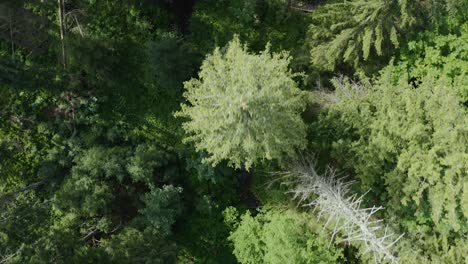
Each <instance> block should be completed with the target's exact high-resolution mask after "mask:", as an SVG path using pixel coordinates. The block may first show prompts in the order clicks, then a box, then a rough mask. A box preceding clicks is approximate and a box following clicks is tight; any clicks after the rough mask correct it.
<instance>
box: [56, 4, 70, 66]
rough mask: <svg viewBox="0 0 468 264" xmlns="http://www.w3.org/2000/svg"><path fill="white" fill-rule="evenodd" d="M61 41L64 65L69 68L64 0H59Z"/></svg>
mask: <svg viewBox="0 0 468 264" xmlns="http://www.w3.org/2000/svg"><path fill="white" fill-rule="evenodd" d="M58 11H59V24H60V25H59V26H60V41H61V42H62V65H63V68H67V64H68V62H67V49H66V47H65V15H64V14H65V4H64V2H63V0H58Z"/></svg>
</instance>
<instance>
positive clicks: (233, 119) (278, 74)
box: [178, 38, 305, 169]
mask: <svg viewBox="0 0 468 264" xmlns="http://www.w3.org/2000/svg"><path fill="white" fill-rule="evenodd" d="M289 61H290V60H289V58H288V56H287V55H286V54H285V53H276V54H270V51H269V49H268V48H267V49H266V50H265V51H263V52H262V53H261V54H259V55H254V54H250V53H248V51H247V48H246V47H245V46H243V45H242V44H241V43H240V41H239V39H238V38H235V39H234V40H233V41H231V42H230V43H229V45H228V46H227V48H226V51H225V52H222V51H220V50H219V49H216V50H215V51H214V53H213V54H212V55H210V56H208V57H207V58H206V60H205V61H204V63H203V65H202V67H201V71H200V73H199V79H192V80H190V81H189V82H186V83H185V88H186V89H187V91H186V93H185V97H186V98H187V100H188V102H189V103H190V104H189V105H182V111H181V112H179V114H178V115H179V116H183V117H187V118H189V121H188V122H186V123H185V124H184V129H185V130H186V132H187V133H188V134H189V135H190V137H188V140H189V141H193V142H194V143H195V146H196V148H197V150H199V151H201V150H205V151H207V152H208V153H209V154H210V157H208V158H207V160H208V161H209V162H210V163H212V164H213V165H216V164H218V163H219V162H220V161H222V160H228V161H229V163H230V164H231V165H232V166H234V167H237V168H240V167H243V166H245V167H246V168H247V169H248V168H250V167H251V166H252V165H253V164H254V163H256V162H258V161H263V160H272V159H278V160H282V159H284V158H286V157H288V156H294V152H295V150H296V148H301V147H302V145H303V143H304V140H305V126H304V123H303V122H302V120H301V118H300V113H301V112H302V111H303V110H304V107H305V100H304V98H303V96H302V95H301V91H300V90H299V89H298V88H297V85H296V83H295V81H294V79H293V78H294V77H295V76H296V75H294V74H293V73H291V71H290V70H289V69H288V64H289Z"/></svg>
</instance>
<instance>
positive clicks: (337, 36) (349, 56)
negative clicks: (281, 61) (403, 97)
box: [308, 0, 466, 73]
mask: <svg viewBox="0 0 468 264" xmlns="http://www.w3.org/2000/svg"><path fill="white" fill-rule="evenodd" d="M454 6H464V7H465V8H466V3H465V4H464V3H463V1H445V0H441V1H397V0H389V1H379V0H373V1H364V0H353V1H332V2H331V3H328V4H325V5H323V6H321V7H319V8H318V10H316V11H314V15H313V20H314V21H313V22H312V24H311V26H310V28H309V33H308V36H309V41H308V45H309V47H310V51H311V62H312V65H313V66H314V67H316V68H318V69H320V70H334V69H336V68H337V67H338V66H340V65H342V64H347V65H351V66H352V67H354V69H362V70H364V71H365V72H366V73H369V72H370V73H375V72H376V69H377V70H378V69H379V68H381V67H382V66H383V65H384V64H382V63H381V62H384V63H386V62H388V59H389V57H390V56H391V55H393V54H397V51H396V49H397V48H399V47H400V43H402V42H403V43H404V42H405V41H406V40H407V39H408V38H410V37H411V36H412V35H413V33H414V32H418V31H419V30H420V29H421V28H426V29H427V28H431V27H436V26H438V25H441V24H443V23H444V21H443V19H444V17H443V16H444V15H445V16H448V15H447V12H449V14H450V16H454V17H459V16H458V14H460V12H459V10H456V9H454V8H453V7H454ZM462 9H463V8H462ZM462 16H463V15H462ZM461 20H462V18H461ZM416 29H417V30H416ZM378 57H383V61H382V59H378ZM371 59H372V61H371V63H369V62H366V63H363V62H365V61H370V60H371ZM379 60H380V61H379ZM341 68H342V67H341Z"/></svg>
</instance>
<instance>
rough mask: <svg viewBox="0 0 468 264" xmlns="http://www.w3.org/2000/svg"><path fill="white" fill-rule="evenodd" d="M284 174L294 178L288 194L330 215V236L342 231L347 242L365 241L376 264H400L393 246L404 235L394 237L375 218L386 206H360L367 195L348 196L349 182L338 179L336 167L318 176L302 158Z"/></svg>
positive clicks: (312, 167)
mask: <svg viewBox="0 0 468 264" xmlns="http://www.w3.org/2000/svg"><path fill="white" fill-rule="evenodd" d="M284 176H285V177H289V178H291V179H292V180H293V181H295V184H294V187H293V189H292V190H291V191H289V193H292V194H293V199H295V200H298V201H299V205H302V206H305V207H312V208H313V209H314V210H318V215H319V216H322V215H326V216H327V217H328V219H327V221H326V222H325V226H324V230H325V228H326V227H327V226H328V225H330V224H331V223H334V224H333V227H332V229H333V232H332V234H331V237H332V238H331V239H333V238H334V237H335V235H337V234H338V233H340V234H342V235H343V236H344V241H347V242H360V243H362V245H364V253H366V252H372V253H373V257H374V260H375V262H376V263H380V262H381V261H385V260H386V261H389V262H391V263H398V258H397V257H396V256H395V255H394V254H393V253H392V251H391V250H390V248H391V247H392V246H393V245H394V244H395V243H396V242H397V241H398V240H400V239H401V238H402V236H403V235H400V236H399V237H397V238H396V239H393V240H392V239H391V237H394V235H393V234H392V233H391V232H390V230H389V228H388V226H385V225H383V224H382V221H383V220H380V219H375V217H374V215H375V213H377V212H378V211H380V210H382V209H383V207H382V206H373V207H371V208H361V207H360V206H361V203H362V201H363V197H364V196H359V197H358V196H357V195H349V191H350V186H351V184H350V182H345V181H343V178H338V177H337V176H336V171H335V170H333V169H332V168H329V169H328V170H327V172H326V173H325V175H319V174H318V173H317V172H316V171H315V165H314V164H313V163H312V162H306V161H302V162H299V163H297V164H294V165H293V166H292V167H291V170H290V171H288V172H286V173H284ZM311 200H312V201H311Z"/></svg>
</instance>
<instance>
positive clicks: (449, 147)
mask: <svg viewBox="0 0 468 264" xmlns="http://www.w3.org/2000/svg"><path fill="white" fill-rule="evenodd" d="M387 75H388V76H387ZM336 89H337V95H336V96H337V99H338V102H337V103H335V104H334V105H333V106H332V108H331V109H332V110H331V112H332V113H333V112H336V113H339V115H340V120H341V122H343V123H344V124H346V126H347V129H348V132H349V134H348V136H347V137H346V138H343V139H340V140H338V141H336V142H334V146H333V147H334V149H335V150H337V151H336V152H335V157H337V158H339V159H340V160H342V161H343V162H345V164H346V165H345V166H346V167H348V168H352V169H353V170H354V171H355V172H356V176H357V177H359V179H360V180H361V184H362V189H363V191H365V190H366V189H371V190H372V193H374V194H375V198H376V199H381V200H383V201H384V202H385V203H387V208H388V209H387V210H388V211H389V215H393V216H395V217H398V218H400V219H404V221H402V222H400V224H401V226H402V227H403V229H404V230H405V231H406V233H407V234H409V236H410V237H411V238H415V239H416V237H420V236H424V237H426V238H427V240H426V241H424V242H422V243H423V245H422V246H421V247H422V248H426V249H427V251H425V252H426V254H428V255H431V252H434V251H438V253H436V255H437V256H438V257H439V258H442V259H443V258H444V257H442V256H444V254H449V253H448V251H449V249H448V248H445V249H443V247H442V248H439V247H437V246H436V247H435V248H434V246H435V245H436V244H437V243H439V242H437V243H436V244H432V243H431V242H429V241H434V240H433V239H435V241H446V242H445V243H447V244H449V245H451V247H455V248H457V249H451V250H450V251H458V253H450V254H455V255H456V256H457V257H456V258H455V259H457V261H461V260H462V259H463V257H462V255H461V252H462V251H461V250H463V249H462V247H461V246H462V244H458V245H457V243H459V242H457V239H456V238H461V237H463V234H466V230H467V229H466V228H467V224H468V223H467V217H466V212H465V211H464V210H465V208H464V206H463V204H465V203H466V201H463V200H462V199H463V198H462V197H463V193H464V192H465V190H464V185H465V182H466V181H467V175H466V167H467V166H468V164H467V163H466V161H467V157H468V156H467V152H468V149H467V146H468V145H467V142H466V133H467V131H466V124H467V123H468V119H467V112H466V108H465V107H464V106H463V105H462V104H461V103H462V102H463V101H462V99H461V98H460V97H459V96H458V95H457V93H456V91H457V90H458V89H459V88H457V87H452V86H451V85H450V83H447V82H446V81H444V80H434V79H433V78H432V77H430V76H428V77H424V78H423V79H421V83H420V84H419V85H418V87H417V88H413V87H412V86H411V85H410V84H407V83H406V82H405V80H404V79H403V80H400V81H398V82H397V83H394V82H393V81H392V79H391V76H390V73H389V71H387V73H385V74H384V75H383V77H382V78H381V80H380V81H379V82H378V83H377V84H376V85H374V86H373V87H372V88H366V87H365V86H360V85H352V84H350V83H349V82H347V81H345V82H344V83H336ZM344 157H346V159H344ZM449 238H450V239H449ZM449 241H450V242H449ZM429 248H430V250H429ZM444 250H445V253H441V252H440V251H442V252H443V251H444ZM423 254H424V253H423ZM424 255H425V254H424ZM448 256H449V255H446V257H447V261H448Z"/></svg>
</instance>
